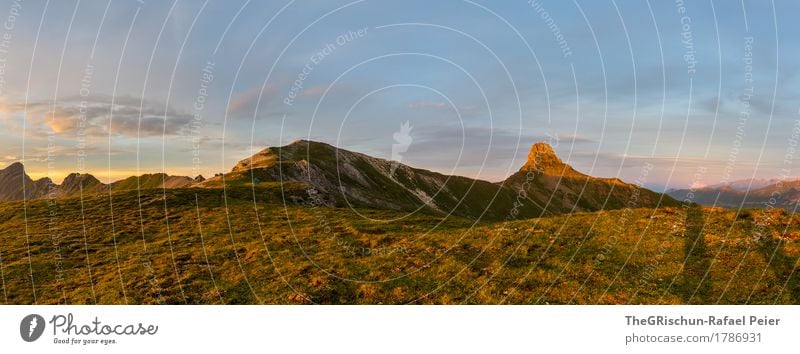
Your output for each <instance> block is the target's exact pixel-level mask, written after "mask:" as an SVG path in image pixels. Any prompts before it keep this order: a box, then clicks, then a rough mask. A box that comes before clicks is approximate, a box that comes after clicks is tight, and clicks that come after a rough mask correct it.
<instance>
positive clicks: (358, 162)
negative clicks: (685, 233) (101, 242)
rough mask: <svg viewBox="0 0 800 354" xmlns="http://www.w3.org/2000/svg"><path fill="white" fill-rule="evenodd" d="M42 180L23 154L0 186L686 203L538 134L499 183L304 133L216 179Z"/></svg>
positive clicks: (359, 203)
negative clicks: (577, 158) (592, 172)
mask: <svg viewBox="0 0 800 354" xmlns="http://www.w3.org/2000/svg"><path fill="white" fill-rule="evenodd" d="M23 179H25V184H26V185H27V186H28V187H26V188H27V189H28V190H27V191H26V192H27V194H25V193H21V191H20V190H21V187H20V188H14V186H15V185H16V183H15V182H14V181H15V180H18V181H22V180H23ZM41 181H42V182H34V181H32V180H30V177H28V176H27V174H25V170H24V166H23V165H22V164H21V163H14V164H12V165H10V166H9V167H7V168H6V169H5V170H0V193H5V194H0V200H19V199H22V198H28V199H36V198H42V197H43V196H44V195H45V192H43V190H44V189H46V187H49V188H51V189H54V190H55V196H57V197H75V196H78V195H85V194H97V193H108V192H115V191H126V190H135V189H154V188H164V189H172V188H223V187H227V186H237V185H248V186H260V185H266V186H275V185H276V183H277V184H278V185H280V186H281V188H282V190H284V191H286V192H287V193H286V195H285V201H288V202H291V203H301V204H304V203H305V204H309V203H316V204H321V205H324V206H339V207H350V208H353V207H368V208H378V209H389V210H396V211H405V212H408V213H415V212H428V213H434V214H445V215H455V216H462V217H469V218H474V219H483V218H485V219H491V220H500V219H514V218H530V217H538V216H544V215H555V214H563V213H571V212H581V211H597V210H606V209H620V208H627V207H633V208H637V207H648V208H654V207H658V206H674V205H677V201H675V200H673V199H672V198H670V197H669V196H666V195H664V194H661V193H656V192H653V191H650V190H648V189H646V188H643V187H640V186H636V185H633V184H629V183H625V182H623V181H621V180H620V179H617V178H596V177H592V176H589V175H587V174H584V173H582V172H579V171H577V170H576V169H574V168H573V167H572V166H570V165H569V164H566V163H564V162H563V161H562V160H561V158H560V157H558V155H557V154H556V153H555V150H554V149H553V148H552V147H551V146H550V145H549V144H547V143H545V142H537V143H535V144H533V145H532V147H531V149H530V151H529V154H528V159H527V161H526V162H525V163H524V164H523V165H522V166H521V167H520V169H519V170H518V171H517V172H515V173H514V174H512V175H511V176H509V177H508V178H507V179H505V180H503V181H500V182H495V183H492V182H488V181H484V180H479V179H473V178H468V177H463V176H457V175H445V174H442V173H439V172H435V171H429V170H425V169H419V168H414V167H411V166H409V165H406V164H402V163H400V162H396V161H390V160H385V159H380V158H377V157H373V156H370V155H367V154H363V153H360V152H355V151H349V150H346V149H342V148H338V147H335V146H333V145H330V144H327V143H324V142H316V141H310V140H302V139H301V140H296V141H293V142H291V143H289V144H287V145H284V146H278V147H267V148H264V149H262V150H261V151H259V152H257V153H255V154H254V155H252V156H250V157H248V158H245V159H243V160H240V161H239V162H238V163H236V164H235V165H234V166H233V167H232V168H231V170H230V172H228V173H223V174H220V175H217V176H214V177H211V178H208V179H205V178H203V177H202V176H198V177H195V178H191V177H187V176H170V175H168V174H165V173H155V174H144V175H141V176H132V177H128V178H124V179H121V180H118V181H115V182H112V183H109V184H104V183H102V182H100V181H99V180H98V179H97V178H95V177H94V176H92V175H91V174H77V173H72V174H70V175H68V176H67V177H66V178H65V179H64V181H63V182H62V183H61V184H60V185H56V184H54V183H52V181H49V180H46V181H43V180H41ZM4 185H6V187H4ZM9 186H10V187H9ZM284 187H286V188H284ZM5 190H7V191H5Z"/></svg>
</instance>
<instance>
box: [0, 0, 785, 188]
mask: <svg viewBox="0 0 800 354" xmlns="http://www.w3.org/2000/svg"><path fill="white" fill-rule="evenodd" d="M798 13H800V4H798V3H797V2H795V1H788V0H786V1H711V0H709V1H688V0H687V1H685V2H684V1H682V0H677V1H652V0H650V1H640V0H636V1H633V0H625V1H623V0H619V1H588V0H582V1H578V0H573V1H564V0H559V1H544V0H543V1H527V0H520V1H457V0H441V1H435V2H432V1H429V0H428V1H416V0H403V1H374V0H373V1H352V2H350V1H311V0H305V1H300V0H298V1H291V0H288V1H287V0H277V1H272V0H271V1H247V0H240V1H236V0H226V1H207V2H203V1H199V0H193V1H176V2H169V1H158V2H156V1H136V0H111V1H107V2H106V1H100V0H98V1H88V0H83V1H29V0H28V1H8V0H4V1H3V2H2V5H0V22H2V26H0V32H1V33H0V69H2V70H0V141H2V144H0V166H5V165H8V164H10V163H12V162H15V161H21V162H23V163H24V164H25V166H26V170H27V171H28V173H29V174H30V175H31V176H33V177H35V178H41V177H50V178H52V179H53V180H54V181H56V182H57V183H58V182H60V181H61V180H62V179H63V178H64V176H66V175H67V174H68V173H70V172H82V173H92V174H94V175H95V176H97V177H98V178H99V179H101V180H103V181H106V182H108V181H113V180H116V179H120V178H123V177H127V176H130V175H138V174H143V173H153V172H162V171H163V172H167V173H169V174H174V175H192V176H193V175H196V174H203V175H205V176H209V175H213V174H215V173H220V172H227V171H229V170H230V169H231V167H232V166H233V165H234V164H235V163H236V162H237V161H239V160H241V159H244V158H246V157H248V156H250V155H251V154H253V153H255V152H257V151H259V150H261V149H263V148H265V147H268V146H280V145H285V144H288V143H290V142H292V141H294V140H296V139H311V140H318V141H323V142H326V143H330V144H332V145H336V146H338V147H341V148H345V149H349V150H354V151H358V152H362V153H366V154H369V155H373V156H376V157H381V158H386V159H395V160H400V161H401V162H403V163H406V164H409V165H411V166H415V167H420V168H425V169H429V170H434V171H438V172H441V173H445V174H457V175H464V176H469V177H474V178H480V179H484V180H490V181H500V180H502V179H504V178H505V177H507V176H508V175H510V174H511V173H513V172H515V171H516V170H517V169H519V167H520V166H521V165H522V164H523V163H524V162H525V159H526V156H527V153H528V150H529V149H530V146H531V145H532V144H533V143H535V142H537V141H542V140H544V141H548V142H550V143H551V145H553V146H554V148H555V150H556V152H557V153H558V154H559V156H561V158H562V159H563V160H565V161H566V162H568V163H569V164H571V165H573V166H574V167H575V168H576V169H578V170H580V171H582V172H584V173H588V174H591V175H595V176H602V177H619V178H621V179H623V180H625V181H629V182H636V183H639V184H643V185H645V186H647V187H649V188H652V189H655V190H665V189H668V188H682V187H687V186H700V185H710V184H716V183H720V182H726V181H733V180H739V179H747V178H753V177H755V178H789V177H794V176H800V171H797V170H798V169H796V168H795V169H793V168H792V167H793V163H794V160H795V151H794V150H795V147H796V145H797V139H798V135H800V123H798V120H800V102H798V100H797V98H798V94H799V93H800V81H798V76H797V74H798V66H800V62H798V61H797V60H796V58H798V49H800V48H798V44H800V42H798V40H797V39H796V33H798V32H800V28H798V27H800V26H799V25H798V23H797V22H798V21H796V19H795V17H796V16H797V14H798ZM406 123H407V124H408V126H409V127H410V129H406V130H405V131H404V132H403V133H402V135H403V136H401V137H400V139H399V140H402V141H403V142H402V143H401V142H400V141H398V137H397V134H398V133H400V132H401V127H402V126H403V125H404V124H406ZM398 144H399V145H403V148H402V149H400V150H398V149H397V146H398Z"/></svg>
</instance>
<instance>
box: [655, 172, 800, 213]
mask: <svg viewBox="0 0 800 354" xmlns="http://www.w3.org/2000/svg"><path fill="white" fill-rule="evenodd" d="M667 194H669V195H670V196H672V197H673V198H675V199H678V200H684V199H688V200H691V201H692V202H695V203H697V204H701V205H706V206H718V207H724V208H765V207H767V206H769V207H775V208H784V209H793V208H794V207H795V206H796V205H797V203H798V202H800V180H797V179H787V180H783V181H782V180H779V179H766V180H741V181H734V182H730V183H724V184H717V185H713V186H708V187H702V188H695V189H673V190H669V191H667Z"/></svg>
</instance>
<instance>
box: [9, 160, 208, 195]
mask: <svg viewBox="0 0 800 354" xmlns="http://www.w3.org/2000/svg"><path fill="white" fill-rule="evenodd" d="M198 177H202V176H198ZM193 184H195V179H193V178H191V177H185V176H170V175H167V174H164V173H156V174H145V175H141V176H138V177H137V176H133V177H128V178H125V179H123V180H120V181H116V182H112V183H110V184H104V183H103V182H100V180H98V179H97V178H95V177H94V176H92V175H91V174H87V173H70V174H69V175H67V177H65V178H64V181H62V182H61V184H55V183H53V181H52V180H50V179H49V178H42V179H39V180H36V181H34V180H33V179H31V178H30V177H29V176H28V174H27V173H25V167H24V166H23V165H22V163H19V162H15V163H13V164H11V165H9V166H8V167H6V168H5V169H2V170H0V202H2V201H12V200H23V199H25V200H35V199H43V198H71V197H78V196H80V195H92V194H98V193H108V192H109V189H110V190H111V191H112V192H116V191H125V190H135V189H156V188H167V189H170V188H183V187H189V186H191V185H193Z"/></svg>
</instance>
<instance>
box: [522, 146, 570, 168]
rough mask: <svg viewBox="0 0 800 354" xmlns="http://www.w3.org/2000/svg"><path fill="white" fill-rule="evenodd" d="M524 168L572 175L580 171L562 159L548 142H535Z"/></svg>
mask: <svg viewBox="0 0 800 354" xmlns="http://www.w3.org/2000/svg"><path fill="white" fill-rule="evenodd" d="M522 170H526V171H531V170H532V171H538V172H541V173H544V174H548V175H571V174H576V173H579V172H577V171H575V170H574V169H572V167H570V166H569V165H567V164H565V163H564V162H563V161H561V158H559V157H558V155H556V152H555V150H553V147H552V146H550V144H548V143H546V142H543V141H542V142H538V143H536V144H533V146H532V147H531V150H530V152H529V153H528V161H527V162H525V165H524V166H522Z"/></svg>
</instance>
